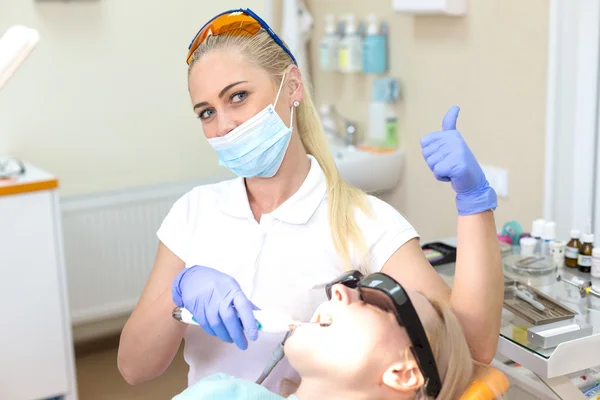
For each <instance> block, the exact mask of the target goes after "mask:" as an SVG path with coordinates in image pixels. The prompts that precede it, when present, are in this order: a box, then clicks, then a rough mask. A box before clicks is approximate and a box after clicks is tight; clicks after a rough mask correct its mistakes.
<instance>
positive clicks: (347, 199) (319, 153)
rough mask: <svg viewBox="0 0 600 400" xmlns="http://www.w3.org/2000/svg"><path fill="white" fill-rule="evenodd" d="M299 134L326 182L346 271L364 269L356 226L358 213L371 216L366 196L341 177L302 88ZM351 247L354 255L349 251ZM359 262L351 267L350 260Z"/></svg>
mask: <svg viewBox="0 0 600 400" xmlns="http://www.w3.org/2000/svg"><path fill="white" fill-rule="evenodd" d="M298 130H299V131H300V139H301V140H302V144H303V145H304V149H305V150H306V152H307V153H308V154H311V155H312V156H313V157H315V159H316V160H317V161H318V162H319V165H320V166H321V169H322V170H323V173H324V174H325V179H326V180H327V201H328V207H329V224H330V225H331V237H332V239H333V244H334V246H335V249H336V250H337V252H338V254H339V255H340V257H341V258H342V261H343V265H344V267H345V269H346V270H349V269H354V268H359V269H362V270H363V272H368V271H364V269H365V268H366V265H365V263H364V258H365V256H366V254H367V253H368V249H367V248H366V244H365V241H364V238H363V236H362V233H361V231H360V228H359V226H358V224H357V223H356V218H355V212H356V210H357V208H358V209H360V210H361V211H363V212H364V213H365V214H367V215H370V210H369V208H368V206H367V202H366V196H365V194H364V193H363V192H362V191H361V190H359V189H357V188H355V187H354V186H352V185H350V184H348V183H347V182H346V181H344V180H343V179H342V177H341V176H340V172H339V171H338V169H337V166H336V164H335V160H334V158H333V155H332V154H331V150H330V149H329V144H328V143H327V139H326V137H325V133H324V132H323V128H322V126H321V121H320V120H319V116H318V115H317V111H316V109H315V106H314V103H313V101H312V97H311V94H310V91H309V89H308V88H307V87H306V86H304V101H303V102H302V103H300V106H299V107H298ZM351 244H352V245H354V249H355V253H354V254H353V252H352V251H351V248H352V247H351V246H350V245H351ZM353 255H354V256H355V259H357V260H359V265H358V266H353V265H352V256H353Z"/></svg>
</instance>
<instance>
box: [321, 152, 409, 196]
mask: <svg viewBox="0 0 600 400" xmlns="http://www.w3.org/2000/svg"><path fill="white" fill-rule="evenodd" d="M330 148H331V152H332V153H333V158H334V159H335V163H336V165H337V167H338V169H339V171H340V173H341V175H342V178H344V180H345V181H346V182H348V183H350V184H352V185H354V186H356V187H357V188H359V189H362V190H364V191H365V192H383V191H387V190H391V189H394V188H395V187H396V186H397V185H398V183H399V182H400V176H401V174H402V166H403V161H404V154H403V153H402V151H400V150H396V151H395V152H393V153H382V154H373V153H368V152H366V151H362V150H358V149H356V148H354V147H340V146H336V145H330Z"/></svg>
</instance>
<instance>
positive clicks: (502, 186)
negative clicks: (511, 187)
mask: <svg viewBox="0 0 600 400" xmlns="http://www.w3.org/2000/svg"><path fill="white" fill-rule="evenodd" d="M481 169H482V170H483V173H484V174H485V177H486V178H487V180H488V182H489V184H490V186H491V187H493V188H494V190H495V191H496V194H497V195H498V197H501V198H507V197H508V171H507V170H505V169H502V168H496V167H490V166H487V165H482V166H481Z"/></svg>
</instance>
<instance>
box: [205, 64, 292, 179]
mask: <svg viewBox="0 0 600 400" xmlns="http://www.w3.org/2000/svg"><path fill="white" fill-rule="evenodd" d="M284 81H285V75H284V76H283V78H282V80H281V84H280V85H279V91H278V92H277V96H276V97H275V103H274V104H277V100H278V99H279V94H280V93H281V88H282V87H283V82H284ZM293 119H294V108H293V107H292V112H291V116H290V126H289V127H287V126H285V123H284V122H283V121H282V120H281V118H280V117H279V114H277V112H275V106H274V105H273V104H269V105H268V106H267V107H265V108H264V109H263V110H262V111H260V112H259V113H258V114H256V115H255V116H254V117H252V118H250V119H249V120H248V121H246V122H244V123H243V124H241V125H240V126H238V127H236V128H235V129H234V130H232V131H231V132H229V133H228V134H227V135H225V136H221V137H216V138H211V139H208V143H210V145H211V146H212V147H213V148H214V149H215V151H216V152H217V155H218V156H219V165H222V166H224V167H226V168H228V169H229V170H231V171H232V172H233V173H235V174H236V175H237V176H241V177H243V178H253V177H261V178H271V177H273V176H274V175H275V174H276V173H277V171H278V170H279V167H280V166H281V162H282V161H283V156H285V152H286V151H287V148H288V145H289V144H290V139H291V137H292V121H293Z"/></svg>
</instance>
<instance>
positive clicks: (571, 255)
mask: <svg viewBox="0 0 600 400" xmlns="http://www.w3.org/2000/svg"><path fill="white" fill-rule="evenodd" d="M580 237H581V231H580V230H579V229H572V230H571V240H569V243H567V247H566V248H565V265H566V266H567V267H569V268H577V258H578V257H579V248H580V247H581V242H580V241H579V238H580Z"/></svg>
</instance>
